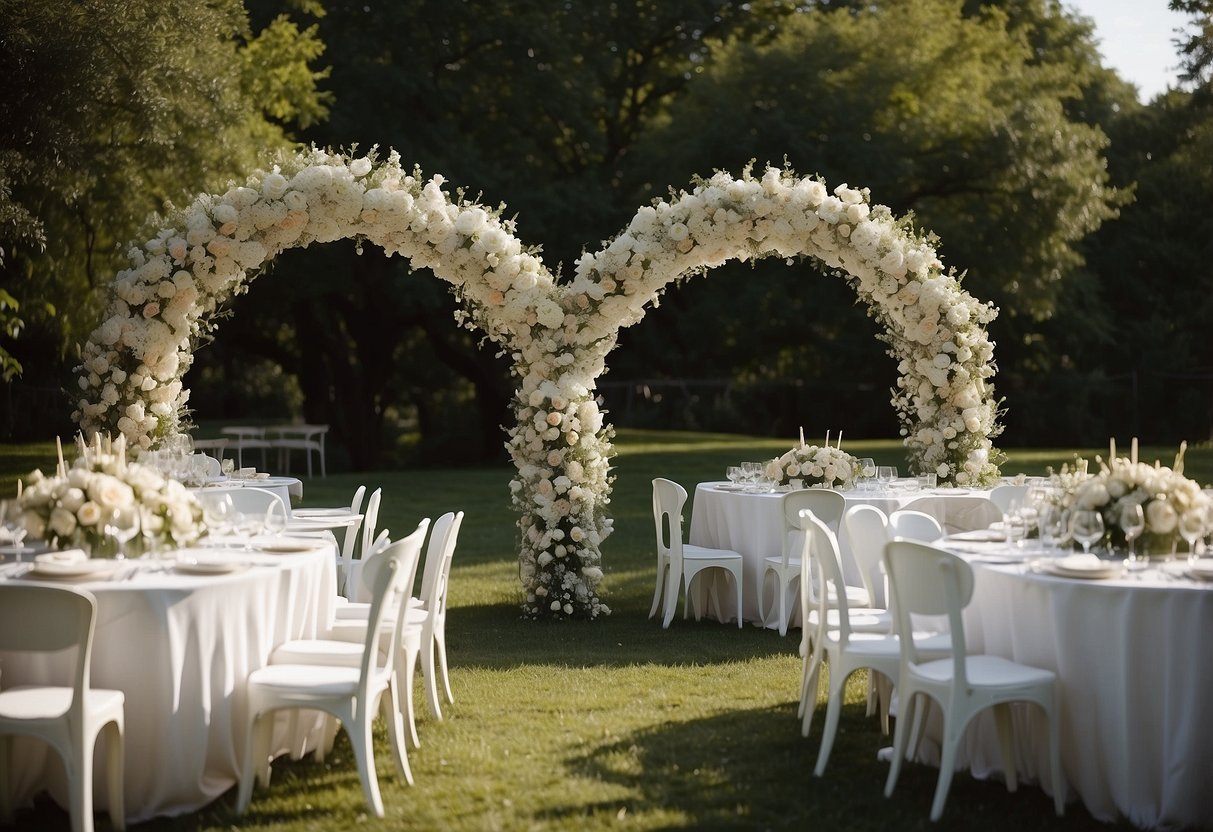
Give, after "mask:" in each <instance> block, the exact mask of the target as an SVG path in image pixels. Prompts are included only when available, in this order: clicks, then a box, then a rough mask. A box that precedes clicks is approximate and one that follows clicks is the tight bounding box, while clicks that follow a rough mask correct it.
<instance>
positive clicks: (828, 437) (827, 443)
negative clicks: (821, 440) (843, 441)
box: [826, 430, 830, 448]
mask: <svg viewBox="0 0 1213 832" xmlns="http://www.w3.org/2000/svg"><path fill="white" fill-rule="evenodd" d="M826 447H827V448H828V447H830V432H829V431H828V430H827V431H826Z"/></svg>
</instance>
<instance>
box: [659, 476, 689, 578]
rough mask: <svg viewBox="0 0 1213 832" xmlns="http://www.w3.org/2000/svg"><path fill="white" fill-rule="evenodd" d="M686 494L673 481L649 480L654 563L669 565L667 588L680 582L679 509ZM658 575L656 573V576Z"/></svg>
mask: <svg viewBox="0 0 1213 832" xmlns="http://www.w3.org/2000/svg"><path fill="white" fill-rule="evenodd" d="M686 501H687V490H686V489H685V488H683V487H682V486H681V485H679V484H678V483H676V482H674V481H673V480H667V479H664V478H662V477H658V478H657V479H655V480H653V524H654V526H655V527H656V530H657V563H658V567H659V568H660V564H662V563H663V562H664V561H665V560H666V559H667V558H668V559H669V562H670V575H671V578H670V585H671V586H676V585H677V581H681V580H682V577H681V576H682V507H683V506H684V505H685V504H686ZM658 574H660V572H658Z"/></svg>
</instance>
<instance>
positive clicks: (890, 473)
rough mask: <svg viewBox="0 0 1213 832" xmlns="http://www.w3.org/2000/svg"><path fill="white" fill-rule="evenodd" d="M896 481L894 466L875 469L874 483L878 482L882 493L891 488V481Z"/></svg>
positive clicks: (882, 466) (895, 468)
mask: <svg viewBox="0 0 1213 832" xmlns="http://www.w3.org/2000/svg"><path fill="white" fill-rule="evenodd" d="M895 479H897V467H896V466H895V465H881V466H880V467H878V468H877V469H876V481H877V482H879V483H880V484H881V486H882V488H883V490H884V491H886V492H888V491H889V490H890V489H892V487H893V480H895Z"/></svg>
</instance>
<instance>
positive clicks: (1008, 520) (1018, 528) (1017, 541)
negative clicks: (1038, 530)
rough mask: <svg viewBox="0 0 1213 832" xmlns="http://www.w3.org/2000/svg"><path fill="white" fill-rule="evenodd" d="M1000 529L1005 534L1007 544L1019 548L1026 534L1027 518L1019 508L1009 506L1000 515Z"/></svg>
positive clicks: (1021, 546)
mask: <svg viewBox="0 0 1213 832" xmlns="http://www.w3.org/2000/svg"><path fill="white" fill-rule="evenodd" d="M1002 529H1003V532H1004V533H1005V534H1006V536H1007V545H1009V546H1011V547H1013V548H1016V549H1021V548H1023V542H1024V538H1026V537H1027V536H1028V519H1027V517H1025V516H1024V513H1023V511H1022V510H1021V509H1019V508H1017V507H1011V508H1010V509H1009V510H1008V511H1007V512H1006V513H1005V514H1003V516H1002Z"/></svg>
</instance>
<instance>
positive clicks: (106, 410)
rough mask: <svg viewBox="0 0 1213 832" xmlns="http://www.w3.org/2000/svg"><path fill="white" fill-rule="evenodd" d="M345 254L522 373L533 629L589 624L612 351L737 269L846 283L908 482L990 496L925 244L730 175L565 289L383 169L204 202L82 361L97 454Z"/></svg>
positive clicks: (474, 209)
mask: <svg viewBox="0 0 1213 832" xmlns="http://www.w3.org/2000/svg"><path fill="white" fill-rule="evenodd" d="M345 238H350V239H354V240H356V241H359V242H363V241H365V242H370V243H373V244H375V245H378V246H380V247H382V248H383V249H384V251H386V252H387V253H388V254H398V255H401V256H403V257H406V258H408V259H409V261H410V262H411V264H412V266H414V267H425V268H429V269H431V270H432V271H433V272H434V274H435V275H437V276H438V277H440V278H442V279H443V280H446V281H448V282H449V283H450V284H451V285H452V286H453V287H454V291H455V293H456V295H457V296H458V298H459V299H460V301H461V310H460V312H459V313H458V317H459V319H460V322H461V323H462V324H464V325H466V326H468V327H470V328H475V329H479V330H481V331H483V332H484V333H485V334H487V336H488V338H489V339H490V340H492V341H493V342H494V343H496V344H497V345H499V347H500V348H501V349H502V350H503V352H505V353H506V354H508V355H510V356H511V358H512V359H513V362H514V367H513V371H514V373H515V375H516V376H517V377H518V379H519V386H518V389H517V391H516V393H515V396H514V405H513V406H514V411H515V415H516V417H517V423H516V424H515V426H514V427H513V428H511V429H510V431H509V442H508V448H509V451H510V454H511V457H512V458H513V461H514V464H515V466H516V467H517V474H516V476H515V477H514V478H513V480H512V481H511V483H510V490H511V493H512V496H513V502H514V505H515V506H516V507H517V509H518V510H519V512H520V517H519V520H518V528H519V532H520V544H519V545H520V552H519V576H520V579H521V582H522V586H523V590H524V592H525V593H526V602H525V604H524V609H525V611H526V612H527V613H529V614H531V615H535V616H550V617H568V616H581V617H590V618H592V617H595V616H597V615H599V614H601V613H606V612H609V609H608V608H607V607H606V605H605V604H603V603H602V602H601V600H600V598H599V594H598V587H599V584H600V582H601V580H602V569H601V551H600V549H601V544H602V541H603V540H604V539H605V538H606V537H607V535H608V534H610V531H611V520H610V519H609V518H608V517H607V516H606V506H607V503H608V501H609V495H610V484H611V476H610V471H609V465H608V459H609V457H610V454H611V441H610V440H611V436H612V431H611V428H610V426H609V425H606V424H604V422H603V414H602V412H601V411H600V410H599V407H598V403H597V401H596V399H595V394H594V389H595V385H596V383H597V378H598V377H599V375H600V374H601V373H602V372H603V371H604V369H605V368H606V363H605V362H606V356H607V354H608V353H609V352H610V351H611V349H612V348H613V347H614V346H615V343H616V339H617V337H618V332H619V329H620V328H622V327H625V326H631V325H632V324H635V323H636V322H638V321H639V320H640V319H641V317H643V315H644V310H645V309H646V307H648V306H649V305H650V304H651V303H652V302H653V301H654V300H655V299H656V298H657V297H658V295H659V294H660V293H661V292H662V290H663V289H664V288H665V287H666V286H667V285H668V284H670V283H672V282H674V281H677V280H678V279H680V278H682V277H685V276H688V275H690V274H694V273H698V272H702V271H705V270H707V269H710V268H713V267H715V266H718V265H720V264H722V263H724V262H725V261H727V260H732V259H740V260H746V259H749V258H757V257H766V256H770V255H778V256H780V257H787V258H791V257H798V256H809V257H811V258H813V259H815V260H817V261H820V263H821V264H824V266H825V267H827V268H828V269H832V270H836V271H837V272H839V273H840V274H842V275H843V276H844V277H846V279H847V280H848V282H850V283H851V285H852V286H853V287H854V288H855V290H856V293H857V295H858V296H859V298H860V299H862V300H863V301H864V303H865V304H866V305H867V309H868V312H869V314H870V315H871V316H873V317H874V318H876V319H877V320H878V321H879V323H880V324H881V325H882V327H883V329H884V331H885V335H883V336H881V337H882V338H883V339H884V340H885V341H886V342H887V343H888V345H889V353H890V355H891V356H893V357H894V358H895V359H896V360H897V361H898V372H899V374H900V378H899V380H898V387H897V390H895V391H894V393H893V406H894V408H895V409H896V412H897V414H898V417H899V420H900V422H901V425H902V433H903V435H904V436H905V445H906V448H907V453H908V454H909V457H910V460H911V463H912V465H913V467H914V468H915V469H916V470H920V471H935V472H936V473H937V474H938V475H939V477H940V479H941V480H942V481H944V482H950V483H956V484H961V485H974V484H982V483H989V482H991V481H992V480H993V479H994V478H996V477H997V475H998V467H997V464H996V461H995V459H994V458H993V455H992V454H991V451H992V447H991V442H990V439H991V437H992V436H995V435H997V432H998V430H999V427H998V423H997V415H998V413H997V404H996V402H995V401H994V399H993V391H992V388H991V387H990V386H989V385H988V380H989V379H990V378H991V377H992V376H993V375H994V364H993V345H992V343H991V342H990V340H989V338H988V336H987V334H986V331H985V325H986V324H987V323H989V321H991V320H993V318H994V316H995V314H996V310H995V309H994V308H993V307H992V306H990V305H988V304H985V303H982V302H980V301H978V300H976V299H975V298H973V297H972V296H971V295H969V294H968V293H967V292H965V291H964V290H963V289H962V288H961V287H960V283H959V279H958V277H957V276H956V275H954V274H953V273H951V272H945V271H944V270H943V267H942V264H941V263H940V261H939V258H938V257H937V256H936V253H935V250H934V249H933V247H932V246H931V244H930V242H929V241H928V240H927V239H926V238H924V237H922V236H919V235H917V234H916V233H915V232H914V231H913V230H912V229H911V228H910V227H909V224H908V223H906V222H903V221H898V220H896V219H895V218H894V217H893V216H892V214H891V213H890V211H889V210H888V209H887V208H885V207H883V206H875V207H872V206H869V204H868V193H867V191H861V190H856V189H853V188H849V187H847V186H846V185H842V186H839V187H837V188H835V189H834V192H833V194H830V193H828V192H827V190H826V187H825V184H824V183H822V182H821V181H820V180H818V179H812V178H800V177H797V176H795V175H794V174H793V173H791V172H789V171H786V170H778V169H775V168H768V169H767V170H766V171H765V172H764V173H763V175H762V176H761V178H755V177H753V176H752V175H751V174H750V172H749V171H748V170H747V171H745V172H744V173H743V175H742V177H741V178H739V179H734V178H733V177H731V176H729V175H728V174H724V173H718V174H716V175H715V176H713V177H712V178H710V179H708V180H705V181H702V182H699V183H697V185H696V187H695V188H694V189H693V190H692V191H691V192H689V193H687V192H681V193H678V194H675V195H673V197H672V198H671V200H669V201H665V200H662V201H658V202H656V203H654V204H653V205H652V206H650V207H644V208H641V209H640V210H639V211H638V212H637V214H636V216H635V217H634V218H633V219H632V221H631V223H630V224H629V225H628V227H627V229H626V230H625V231H624V232H623V233H621V234H620V235H619V236H618V237H616V238H615V239H614V240H612V241H611V242H610V243H609V244H607V245H606V247H605V248H603V249H602V250H601V251H598V252H596V253H593V254H586V255H584V256H583V257H582V258H581V259H580V260H579V261H578V262H577V266H576V272H575V274H574V276H573V278H572V279H571V280H569V281H567V282H564V283H557V282H556V281H555V280H554V278H553V276H552V274H551V273H550V272H549V271H548V270H547V268H545V266H544V265H543V263H542V261H541V260H540V259H539V257H538V256H536V255H535V253H533V252H532V251H530V250H528V249H527V248H526V247H524V246H523V245H522V243H521V242H520V241H519V240H518V239H517V238H516V237H515V236H514V226H513V223H512V222H511V221H508V220H502V219H501V217H500V212H498V211H492V210H489V209H486V208H484V207H483V206H480V205H477V204H476V203H474V202H471V201H466V200H463V199H462V198H460V199H459V200H458V201H452V199H451V198H450V196H449V195H448V194H447V193H446V192H445V191H444V190H443V179H442V177H440V176H434V177H433V178H431V179H430V180H428V181H425V180H424V179H423V177H422V175H421V172H420V170H417V169H414V170H412V171H406V170H405V169H403V168H402V167H401V165H400V159H399V157H398V155H397V154H396V153H395V152H392V153H391V154H390V155H389V156H388V158H387V159H386V160H385V161H378V160H377V159H376V158H375V155H374V153H373V152H372V153H371V154H369V155H367V156H363V157H358V158H350V157H349V156H346V155H340V154H334V153H330V152H326V151H323V150H317V149H314V148H313V149H312V150H310V151H305V152H301V153H299V154H297V155H292V156H283V157H280V158H279V159H278V160H277V164H275V165H274V166H273V168H272V169H271V170H269V171H257V172H255V173H254V174H253V175H252V176H250V177H249V179H248V181H247V182H246V184H245V185H243V186H240V187H233V188H231V189H230V190H228V191H227V193H224V194H222V195H210V194H204V195H201V196H199V197H198V198H197V199H195V201H194V202H193V204H192V205H190V206H189V207H188V208H185V209H184V210H179V211H177V212H175V213H174V214H172V215H171V216H169V217H168V218H167V219H166V220H165V221H164V222H163V228H162V229H161V230H159V231H158V233H156V235H155V236H154V237H153V238H152V239H150V240H148V241H147V242H146V243H144V244H143V245H142V246H136V247H134V248H132V249H131V250H130V252H129V259H130V264H131V265H130V268H127V269H124V270H122V271H121V272H119V273H118V275H117V277H116V279H115V280H114V282H113V284H112V291H113V298H112V301H111V303H110V306H109V308H108V310H107V314H106V317H105V320H104V321H102V323H101V324H100V325H99V326H98V327H97V328H96V329H95V330H94V331H93V333H92V334H91V336H90V338H89V340H88V342H87V343H86V344H85V346H84V349H83V362H82V364H81V366H80V367H79V368H78V369H79V385H80V389H81V394H80V398H79V400H78V403H77V409H76V412H75V413H74V414H73V417H74V418H75V419H76V420H77V421H78V422H79V424H80V427H81V429H82V430H83V431H84V432H85V434H86V435H91V434H92V433H93V432H95V431H99V430H109V431H121V432H122V433H123V434H124V435H125V436H126V439H127V442H128V444H129V445H130V446H131V447H133V448H150V447H152V445H153V444H154V443H155V442H156V441H158V440H159V439H160V438H161V437H163V436H165V435H168V434H170V433H174V432H176V430H177V428H178V423H179V418H180V415H181V413H182V411H183V408H184V406H185V404H186V402H187V400H188V398H189V391H188V390H187V389H185V387H184V386H183V385H182V377H183V376H184V374H185V372H186V370H187V369H188V368H189V366H190V363H191V362H192V360H193V353H192V350H193V345H194V344H195V343H196V340H197V337H198V336H199V335H201V334H204V333H209V332H210V331H211V330H213V329H214V327H215V323H214V317H213V316H214V313H215V312H216V310H217V309H218V308H219V306H220V305H221V304H222V303H223V302H225V301H226V300H228V299H229V298H231V297H232V296H234V295H236V294H239V293H241V292H244V291H247V288H248V287H247V282H248V281H249V280H250V279H251V278H252V277H253V276H255V274H256V272H257V270H258V269H260V268H261V267H262V266H263V265H265V264H266V263H267V262H268V261H270V260H272V259H273V258H274V257H275V256H276V255H277V254H278V253H279V252H281V251H283V250H285V249H288V248H295V247H306V246H308V245H310V244H312V243H325V242H330V241H334V240H339V239H345Z"/></svg>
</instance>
